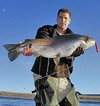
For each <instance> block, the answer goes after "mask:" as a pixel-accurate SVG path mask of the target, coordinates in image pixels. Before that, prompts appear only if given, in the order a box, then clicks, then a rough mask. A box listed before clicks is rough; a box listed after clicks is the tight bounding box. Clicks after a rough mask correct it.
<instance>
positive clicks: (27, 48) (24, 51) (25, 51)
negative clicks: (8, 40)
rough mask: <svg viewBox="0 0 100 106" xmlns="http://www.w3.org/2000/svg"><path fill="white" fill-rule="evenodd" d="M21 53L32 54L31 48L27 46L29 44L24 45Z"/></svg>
mask: <svg viewBox="0 0 100 106" xmlns="http://www.w3.org/2000/svg"><path fill="white" fill-rule="evenodd" d="M23 55H25V56H32V55H33V52H32V49H31V48H29V46H27V47H25V48H24V50H23Z"/></svg>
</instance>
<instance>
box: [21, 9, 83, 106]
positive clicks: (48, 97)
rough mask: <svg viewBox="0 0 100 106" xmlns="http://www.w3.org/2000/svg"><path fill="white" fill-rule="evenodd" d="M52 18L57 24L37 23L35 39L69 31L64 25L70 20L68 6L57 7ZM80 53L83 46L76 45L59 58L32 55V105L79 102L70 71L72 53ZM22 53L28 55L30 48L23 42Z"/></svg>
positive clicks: (60, 105) (63, 105) (69, 105)
mask: <svg viewBox="0 0 100 106" xmlns="http://www.w3.org/2000/svg"><path fill="white" fill-rule="evenodd" d="M56 21H57V24H56V25H54V26H52V25H44V26H42V27H40V28H39V29H38V30H37V34H36V39H39V38H43V39H45V38H52V37H55V36H63V35H64V34H72V33H73V31H72V30H71V29H70V28H68V25H69V24H70V23H71V13H70V11H69V10H68V9H66V8H62V9H59V11H58V14H57V20H56ZM66 36H67V35H66ZM83 53H84V50H83V48H82V47H78V48H77V49H76V50H75V51H74V52H73V53H72V54H71V55H70V56H67V57H61V58H60V59H55V60H54V59H53V58H46V57H43V56H39V57H37V58H36V60H35V62H34V65H33V68H32V72H33V76H34V81H35V87H36V96H35V102H36V106H79V101H78V98H77V96H76V93H75V89H74V85H73V84H72V82H71V81H70V74H71V73H72V71H73V61H74V59H75V57H77V56H80V55H81V54H83ZM23 54H24V55H25V56H31V55H32V54H33V52H32V50H31V48H30V47H29V46H27V47H26V48H25V49H24V52H23ZM59 55H60V54H57V56H56V57H59Z"/></svg>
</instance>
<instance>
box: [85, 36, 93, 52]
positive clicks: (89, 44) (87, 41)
mask: <svg viewBox="0 0 100 106" xmlns="http://www.w3.org/2000/svg"><path fill="white" fill-rule="evenodd" d="M84 42H85V43H84V44H83V48H84V50H85V49H88V48H91V47H92V46H94V45H95V40H94V39H93V38H90V37H86V38H85V40H84Z"/></svg>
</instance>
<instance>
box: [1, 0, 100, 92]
mask: <svg viewBox="0 0 100 106" xmlns="http://www.w3.org/2000/svg"><path fill="white" fill-rule="evenodd" d="M60 8H68V9H69V10H70V11H71V14H72V21H71V24H70V25H69V28H71V29H72V30H73V31H74V33H78V34H85V35H88V36H90V37H92V38H93V39H95V41H96V42H97V43H98V45H100V0H0V40H1V41H0V91H9V92H24V93H31V91H32V90H34V89H35V88H34V79H33V74H32V72H31V68H32V66H33V64H34V60H35V57H33V56H30V57H25V56H23V55H20V56H19V57H18V58H17V59H16V60H15V61H13V62H10V61H9V59H8V55H7V51H6V49H5V48H4V47H3V45H4V44H8V43H11V44H12V43H19V42H23V41H24V40H25V39H34V38H35V35H36V31H37V29H38V28H39V27H41V26H43V25H54V24H56V15H57V11H58V10H59V9H60ZM73 65H74V70H73V73H72V74H71V81H72V83H73V84H74V86H75V89H76V91H78V92H80V93H82V94H100V82H99V81H100V53H96V50H95V47H92V48H90V49H88V50H86V51H85V52H84V54H83V55H81V56H79V57H77V58H76V59H75V61H74V64H73Z"/></svg>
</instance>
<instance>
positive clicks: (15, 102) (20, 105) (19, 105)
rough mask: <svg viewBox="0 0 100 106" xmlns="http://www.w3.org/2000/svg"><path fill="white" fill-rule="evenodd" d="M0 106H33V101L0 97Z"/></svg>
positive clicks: (87, 105) (85, 105)
mask: <svg viewBox="0 0 100 106" xmlns="http://www.w3.org/2000/svg"><path fill="white" fill-rule="evenodd" d="M0 106H35V102H34V99H25V98H10V97H0ZM80 106H100V102H80Z"/></svg>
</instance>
